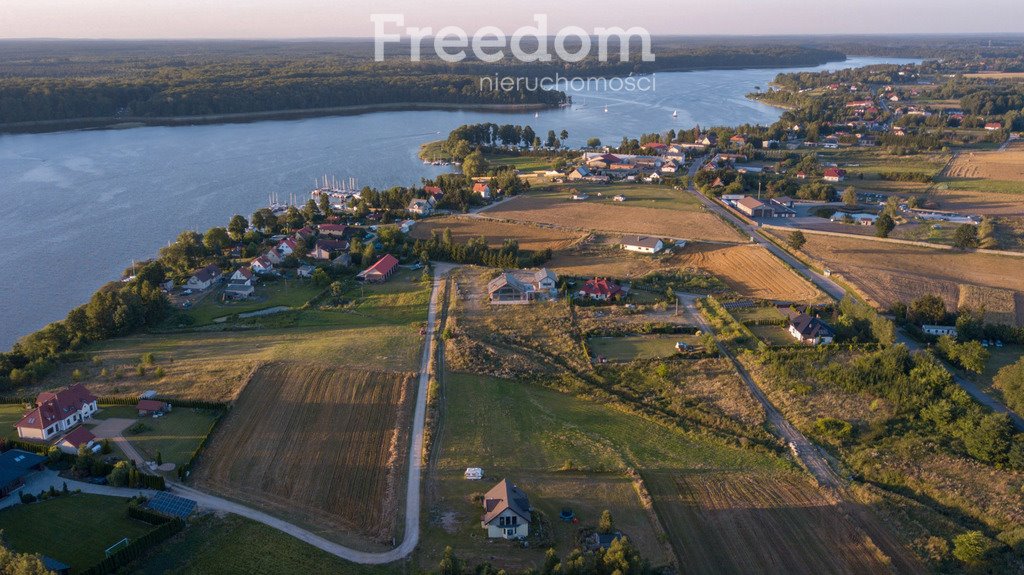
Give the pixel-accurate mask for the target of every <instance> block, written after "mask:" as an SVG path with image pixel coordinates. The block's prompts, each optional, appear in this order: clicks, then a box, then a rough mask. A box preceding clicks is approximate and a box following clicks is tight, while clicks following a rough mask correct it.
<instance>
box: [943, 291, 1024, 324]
mask: <svg viewBox="0 0 1024 575" xmlns="http://www.w3.org/2000/svg"><path fill="white" fill-rule="evenodd" d="M1017 299H1018V298H1017V294H1015V293H1014V292H1013V291H1012V290H1007V289H999V288H990V287H981V286H976V285H962V286H960V300H959V302H957V306H958V307H959V308H961V309H973V310H982V309H983V310H985V321H987V322H989V323H1001V324H1006V325H1016V324H1017V321H1018V313H1019V311H1021V310H1018V306H1017Z"/></svg>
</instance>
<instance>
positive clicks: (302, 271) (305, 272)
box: [295, 264, 316, 278]
mask: <svg viewBox="0 0 1024 575" xmlns="http://www.w3.org/2000/svg"><path fill="white" fill-rule="evenodd" d="M315 271H316V266H311V265H309V264H302V265H301V266H299V267H298V269H296V270H295V275H296V276H298V277H300V278H311V277H313V272H315Z"/></svg>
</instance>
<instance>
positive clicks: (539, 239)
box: [410, 216, 586, 251]
mask: <svg viewBox="0 0 1024 575" xmlns="http://www.w3.org/2000/svg"><path fill="white" fill-rule="evenodd" d="M445 229H450V230H451V231H452V238H453V239H455V241H457V242H465V241H467V240H470V239H473V238H480V237H482V238H484V239H485V240H487V244H488V245H490V246H491V247H500V246H501V244H502V243H503V242H504V241H505V240H506V239H514V240H517V241H518V242H519V247H520V248H522V249H524V250H533V251H539V250H544V249H548V248H550V249H552V250H560V249H565V248H568V247H570V246H572V245H573V244H575V243H576V242H578V241H579V240H581V239H583V238H584V237H586V235H585V234H583V233H579V232H566V231H562V230H556V229H552V228H545V227H541V226H536V225H528V224H508V223H503V222H495V221H492V220H484V219H480V218H467V217H457V216H456V217H447V218H435V219H429V220H426V221H423V222H420V223H418V224H416V225H415V226H413V228H412V231H411V232H410V235H411V236H412V237H413V238H415V239H418V240H425V239H428V238H430V234H431V232H433V231H435V230H436V231H437V232H438V233H441V232H443V231H444V230H445Z"/></svg>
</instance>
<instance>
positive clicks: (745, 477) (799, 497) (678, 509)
mask: <svg viewBox="0 0 1024 575" xmlns="http://www.w3.org/2000/svg"><path fill="white" fill-rule="evenodd" d="M643 475H644V479H645V481H646V483H647V487H648V489H649V490H650V493H651V496H652V498H653V499H654V505H655V509H657V510H658V515H659V516H660V517H661V518H662V521H663V523H664V524H665V527H666V529H667V531H668V533H669V539H670V541H671V542H672V546H673V548H674V549H675V552H676V555H677V556H678V557H679V561H680V563H681V565H685V566H686V572H687V573H716V574H717V573H808V574H817V573H882V572H887V571H888V570H889V565H888V564H887V561H886V558H885V557H884V555H883V554H882V553H881V552H880V551H879V550H878V549H877V547H875V545H874V544H873V543H872V542H871V540H870V538H868V537H867V536H866V535H865V534H864V533H863V532H862V531H860V530H859V529H857V528H856V527H855V526H854V525H853V524H851V523H850V522H849V521H848V520H847V519H845V518H844V517H843V513H842V512H841V510H839V509H838V508H837V507H836V506H835V505H834V504H833V503H832V502H831V501H829V500H828V499H827V498H826V497H825V496H824V495H822V494H821V492H820V491H818V490H817V489H815V488H814V487H813V486H812V485H811V484H810V483H809V482H808V481H807V480H806V479H805V478H803V477H800V476H797V475H792V476H781V475H767V474H760V473H728V472H726V473H723V472H715V473H702V472H689V471H684V472H671V471H652V472H645V473H644V474H643Z"/></svg>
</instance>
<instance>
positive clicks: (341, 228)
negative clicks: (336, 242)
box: [316, 224, 348, 234]
mask: <svg viewBox="0 0 1024 575" xmlns="http://www.w3.org/2000/svg"><path fill="white" fill-rule="evenodd" d="M316 228H317V229H318V230H320V233H324V232H331V233H338V234H343V233H345V230H346V229H348V226H346V225H345V224H320V225H319V226H317V227H316Z"/></svg>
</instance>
